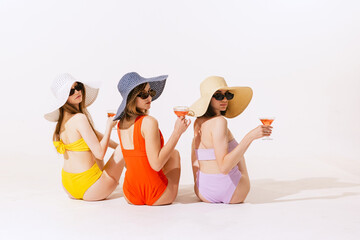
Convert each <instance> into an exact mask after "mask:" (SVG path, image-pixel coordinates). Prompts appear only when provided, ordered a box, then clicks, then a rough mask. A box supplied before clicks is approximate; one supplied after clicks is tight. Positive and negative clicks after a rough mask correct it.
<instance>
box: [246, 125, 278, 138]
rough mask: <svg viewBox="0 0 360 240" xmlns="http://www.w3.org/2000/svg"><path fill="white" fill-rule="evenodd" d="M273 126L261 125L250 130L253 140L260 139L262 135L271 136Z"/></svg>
mask: <svg viewBox="0 0 360 240" xmlns="http://www.w3.org/2000/svg"><path fill="white" fill-rule="evenodd" d="M272 128H273V127H272V126H270V125H259V126H257V127H256V128H254V129H253V130H251V131H250V132H249V135H250V136H251V138H252V140H255V139H259V138H262V137H269V136H270V135H271V133H272Z"/></svg>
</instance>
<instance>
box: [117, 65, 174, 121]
mask: <svg viewBox="0 0 360 240" xmlns="http://www.w3.org/2000/svg"><path fill="white" fill-rule="evenodd" d="M167 78H168V75H161V76H158V77H152V78H144V77H142V76H140V75H139V74H138V73H136V72H129V73H127V74H125V75H124V76H123V77H122V78H121V79H120V81H119V83H118V90H119V92H120V94H121V96H122V102H121V104H120V106H119V108H118V110H117V112H116V115H115V117H114V121H116V120H119V119H120V118H121V117H122V116H123V115H124V110H125V107H126V102H127V98H128V95H129V93H130V92H131V90H133V89H134V88H135V87H137V86H139V85H140V84H142V83H149V84H150V88H151V89H153V90H155V91H156V95H155V96H154V97H153V98H152V101H154V100H156V99H157V98H158V97H160V95H161V93H162V92H163V90H164V87H165V83H166V79H167Z"/></svg>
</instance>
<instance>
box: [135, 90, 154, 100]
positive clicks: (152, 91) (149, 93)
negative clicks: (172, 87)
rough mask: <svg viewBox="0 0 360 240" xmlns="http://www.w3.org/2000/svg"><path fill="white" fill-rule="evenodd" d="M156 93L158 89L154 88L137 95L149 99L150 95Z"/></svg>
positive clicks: (152, 95)
mask: <svg viewBox="0 0 360 240" xmlns="http://www.w3.org/2000/svg"><path fill="white" fill-rule="evenodd" d="M155 95H156V91H155V90H153V89H149V91H147V92H146V91H142V92H140V93H139V94H138V95H137V96H138V97H141V99H147V98H148V97H149V96H150V97H154V96H155Z"/></svg>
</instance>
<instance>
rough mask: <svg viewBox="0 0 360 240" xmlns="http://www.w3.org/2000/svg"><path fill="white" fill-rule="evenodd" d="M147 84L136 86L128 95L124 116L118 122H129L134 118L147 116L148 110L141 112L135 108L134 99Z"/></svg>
mask: <svg viewBox="0 0 360 240" xmlns="http://www.w3.org/2000/svg"><path fill="white" fill-rule="evenodd" d="M146 84H147V83H142V84H140V85H138V86H136V87H135V88H134V89H133V90H131V92H130V93H129V95H128V97H127V99H126V106H125V109H124V115H123V116H122V117H121V119H120V121H124V119H126V120H130V119H131V118H132V117H134V116H141V115H147V114H148V110H145V111H144V112H142V111H141V110H140V109H139V108H137V107H136V97H137V95H138V94H139V93H140V92H141V91H142V90H144V89H145V87H146Z"/></svg>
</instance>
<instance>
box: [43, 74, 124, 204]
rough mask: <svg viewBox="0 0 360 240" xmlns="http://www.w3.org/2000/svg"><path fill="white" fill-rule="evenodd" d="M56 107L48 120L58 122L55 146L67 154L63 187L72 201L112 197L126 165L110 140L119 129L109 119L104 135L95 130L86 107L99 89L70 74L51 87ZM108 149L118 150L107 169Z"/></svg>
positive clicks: (54, 136)
mask: <svg viewBox="0 0 360 240" xmlns="http://www.w3.org/2000/svg"><path fill="white" fill-rule="evenodd" d="M51 89H52V91H53V93H54V95H55V97H56V100H57V102H56V104H55V105H56V106H55V107H54V108H53V109H55V110H54V111H51V112H49V113H47V114H45V116H44V117H45V118H46V119H47V120H49V121H52V122H57V125H56V129H55V132H54V135H53V141H54V145H55V147H56V150H57V151H58V152H59V153H60V154H64V166H63V169H62V184H63V187H64V189H65V191H66V192H67V193H68V195H69V197H71V198H75V199H83V200H87V201H96V200H102V199H105V198H106V197H108V196H109V195H110V194H111V193H112V192H113V191H114V190H115V188H116V186H117V185H118V182H119V179H120V176H121V173H122V170H123V168H124V161H123V157H122V153H121V148H120V147H118V145H117V144H116V143H115V142H113V141H111V140H110V134H111V129H112V128H113V127H114V126H115V125H116V122H115V121H113V117H109V119H108V120H107V124H106V130H105V133H104V135H103V134H101V133H99V132H98V131H96V130H95V129H94V127H93V124H92V120H91V117H90V114H89V113H88V111H87V110H86V107H88V106H89V105H91V104H92V103H93V102H94V101H95V99H96V97H97V94H98V91H99V89H98V88H94V87H91V86H90V85H86V84H83V83H81V82H79V81H77V80H76V79H75V78H74V77H73V76H71V75H70V74H67V73H66V74H61V75H59V76H58V77H57V78H56V79H55V80H54V82H53V84H52V87H51ZM108 147H111V148H114V149H115V148H116V149H115V152H114V154H113V155H112V156H111V157H110V159H109V160H108V162H107V163H106V165H105V167H104V163H103V158H104V156H105V153H106V150H107V148H108Z"/></svg>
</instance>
